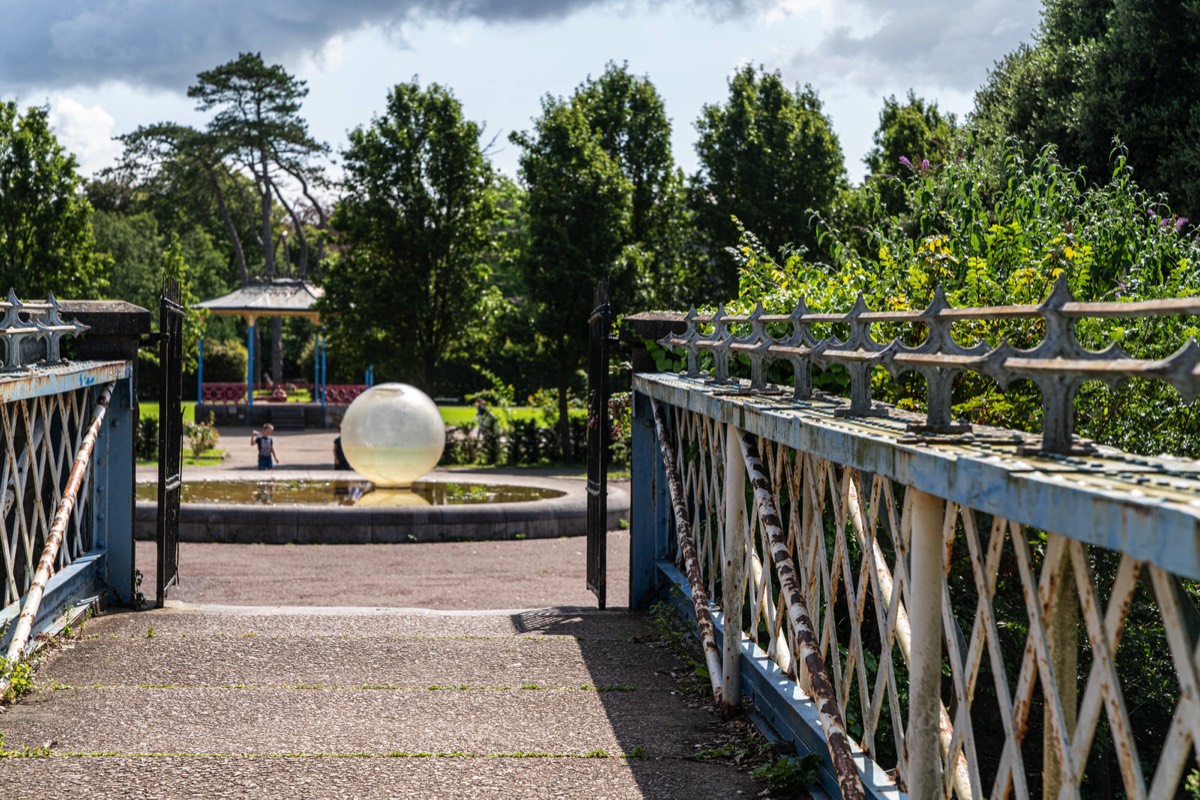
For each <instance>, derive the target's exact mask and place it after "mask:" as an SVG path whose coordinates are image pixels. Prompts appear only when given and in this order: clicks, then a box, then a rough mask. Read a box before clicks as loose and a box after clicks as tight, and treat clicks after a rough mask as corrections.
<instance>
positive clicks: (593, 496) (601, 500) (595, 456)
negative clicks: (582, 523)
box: [587, 281, 612, 608]
mask: <svg viewBox="0 0 1200 800" xmlns="http://www.w3.org/2000/svg"><path fill="white" fill-rule="evenodd" d="M588 327H589V329H590V332H591V335H590V345H589V347H588V418H587V425H588V429H587V463H588V481H587V586H588V588H589V589H591V590H592V591H593V592H594V593H595V595H596V599H597V600H598V601H599V605H600V608H604V607H605V602H606V598H605V586H606V582H607V581H606V576H607V561H606V556H607V547H608V440H609V430H608V345H609V335H610V332H611V329H612V309H611V308H610V307H609V304H608V286H607V284H606V283H605V282H604V281H601V282H600V283H598V284H596V298H595V308H594V309H592V315H591V317H589V318H588Z"/></svg>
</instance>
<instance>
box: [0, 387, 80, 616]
mask: <svg viewBox="0 0 1200 800" xmlns="http://www.w3.org/2000/svg"><path fill="white" fill-rule="evenodd" d="M93 407H94V398H93V392H92V390H91V389H90V388H82V389H75V390H72V391H66V392H59V393H54V394H47V395H41V396H35V397H29V398H26V399H21V400H14V401H11V402H7V403H2V404H0V436H2V437H3V438H2V439H0V454H2V458H3V461H2V463H0V492H2V497H3V500H2V506H0V557H2V558H3V572H2V573H0V576H2V578H3V584H4V586H3V603H2V604H0V607H4V606H8V605H9V604H11V603H14V602H16V601H17V600H18V599H20V597H21V596H22V595H23V594H24V593H25V591H26V590H27V589H28V588H29V585H30V581H31V580H32V579H33V573H34V570H35V567H36V564H37V561H38V559H39V558H40V556H41V553H42V548H43V545H44V544H45V541H46V535H47V533H48V532H49V530H50V525H51V523H52V521H53V519H54V514H55V510H56V509H57V507H58V503H59V500H60V499H61V497H62V493H63V489H64V488H65V486H66V483H67V479H68V476H69V474H70V471H71V466H72V464H73V463H74V462H75V457H76V454H77V453H78V451H79V448H80V446H81V444H82V442H83V436H84V433H85V431H86V429H87V427H88V424H89V423H90V421H91V417H92V411H93ZM91 499H92V473H91V470H89V471H88V473H87V477H86V478H85V480H84V484H83V486H82V487H81V489H80V492H79V495H78V500H77V502H76V504H75V506H74V509H73V511H72V513H71V519H70V524H69V526H68V528H67V531H66V534H65V536H64V539H63V544H64V546H63V547H62V548H61V549H60V550H59V554H58V563H57V568H58V569H59V570H61V569H63V568H65V567H67V566H68V565H70V564H71V563H72V562H73V561H74V560H75V559H76V558H78V557H79V556H81V555H83V554H85V553H87V552H88V551H89V550H91V547H92V520H91V516H92V504H91Z"/></svg>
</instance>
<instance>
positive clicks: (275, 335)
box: [271, 317, 283, 383]
mask: <svg viewBox="0 0 1200 800" xmlns="http://www.w3.org/2000/svg"><path fill="white" fill-rule="evenodd" d="M271 379H272V380H273V381H275V383H283V317H275V318H273V319H272V320H271Z"/></svg>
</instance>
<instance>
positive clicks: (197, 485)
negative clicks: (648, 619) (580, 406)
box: [135, 471, 629, 544]
mask: <svg viewBox="0 0 1200 800" xmlns="http://www.w3.org/2000/svg"><path fill="white" fill-rule="evenodd" d="M345 475H346V473H344V472H342V473H335V472H330V473H328V475H327V476H326V475H319V476H318V475H311V474H310V476H309V477H308V478H307V479H302V480H301V479H294V478H288V477H285V476H280V475H278V474H276V475H275V476H273V477H271V478H263V477H261V476H258V475H255V477H253V478H250V477H249V476H247V477H246V478H242V479H232V480H231V479H229V474H228V473H226V475H225V476H222V479H220V480H207V481H206V480H194V481H187V482H185V483H184V484H183V496H182V503H181V505H180V514H179V538H180V540H181V541H185V542H222V543H265V544H289V543H295V544H371V543H378V544H385V543H386V544H392V543H403V542H439V541H471V540H483V539H523V538H529V539H536V538H548V537H558V536H581V535H583V534H585V533H586V532H587V493H586V490H585V487H586V483H585V482H584V481H582V480H578V479H565V478H556V477H544V476H524V475H505V476H494V475H484V474H463V473H458V472H453V473H451V472H447V473H442V472H440V471H439V472H438V473H434V474H432V475H430V476H426V479H424V480H420V481H416V482H415V483H414V484H413V486H412V487H411V491H410V490H393V489H379V488H374V487H372V486H371V485H370V484H369V483H367V482H365V481H362V480H361V479H359V480H347V479H346V478H345ZM497 479H498V480H499V481H501V482H500V483H492V482H490V481H493V480H497ZM157 491H158V486H157V484H155V483H143V484H139V485H138V487H137V508H136V514H135V534H136V535H137V537H138V538H141V539H153V538H154V535H155V525H156V520H157ZM628 516H629V496H628V494H627V493H625V492H623V491H620V490H616V489H610V490H609V498H608V520H607V525H608V527H609V528H610V529H611V528H616V527H617V526H618V525H619V524H620V520H621V519H622V518H625V519H627V518H628Z"/></svg>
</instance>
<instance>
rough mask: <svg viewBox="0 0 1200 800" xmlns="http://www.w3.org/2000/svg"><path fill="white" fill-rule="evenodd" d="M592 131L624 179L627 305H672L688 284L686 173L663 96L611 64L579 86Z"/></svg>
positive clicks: (579, 97) (645, 80)
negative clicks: (677, 291)
mask: <svg viewBox="0 0 1200 800" xmlns="http://www.w3.org/2000/svg"><path fill="white" fill-rule="evenodd" d="M573 97H574V101H575V102H576V103H578V105H579V107H580V109H581V110H582V111H583V114H584V116H585V117H586V118H587V121H588V124H589V126H590V127H591V129H592V132H593V135H594V136H596V138H597V139H598V141H599V144H600V146H601V147H602V148H604V151H605V152H606V153H607V154H608V155H609V157H610V158H612V159H613V160H614V161H615V162H616V164H617V166H618V167H619V168H620V170H621V173H622V174H623V175H624V176H625V178H626V179H627V180H628V181H629V186H630V197H629V200H630V207H629V229H628V240H627V241H626V252H625V256H624V257H625V258H627V259H629V260H631V262H633V267H632V270H633V272H632V275H631V277H632V278H633V280H634V282H635V284H634V291H633V293H632V294H631V295H630V296H629V297H626V298H623V299H624V301H625V302H626V303H627V304H631V305H629V306H627V307H633V305H632V304H636V305H638V306H641V307H650V306H654V305H664V304H666V305H670V304H672V303H674V302H677V301H678V300H679V298H677V297H676V296H675V293H674V291H673V290H675V289H677V288H678V287H680V286H681V285H682V284H684V283H686V278H687V277H688V271H689V270H688V265H687V262H686V258H687V253H688V243H689V241H690V239H691V229H690V217H689V214H688V209H687V198H686V194H685V192H684V180H683V173H682V172H681V171H680V170H679V169H678V168H677V167H676V166H675V159H674V156H673V155H672V153H671V122H670V120H669V119H668V118H667V113H666V109H665V107H664V105H663V101H662V97H661V95H659V93H658V90H657V89H655V87H654V84H652V83H651V82H650V79H649V78H648V77H646V76H640V77H639V76H637V75H634V74H633V73H632V72H630V70H629V66H628V65H627V64H624V65H621V66H618V65H616V64H615V63H609V64H608V65H607V66H606V67H605V70H604V73H603V74H601V75H600V77H599V78H588V80H587V81H585V82H584V83H583V84H582V85H580V86H579V88H578V89H576V91H575V94H574V96H573Z"/></svg>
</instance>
